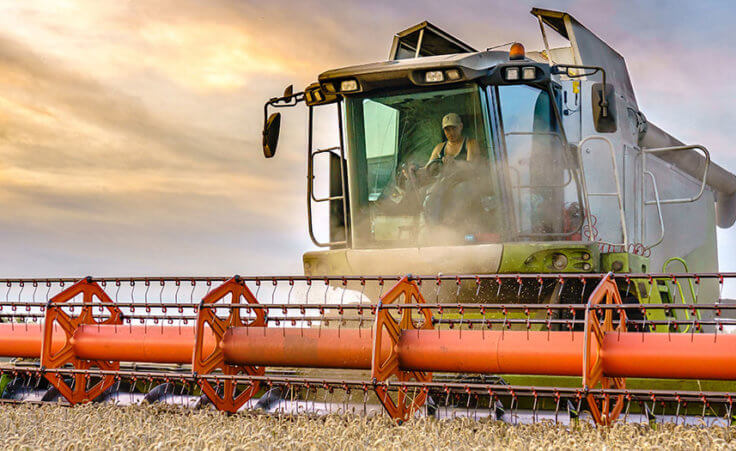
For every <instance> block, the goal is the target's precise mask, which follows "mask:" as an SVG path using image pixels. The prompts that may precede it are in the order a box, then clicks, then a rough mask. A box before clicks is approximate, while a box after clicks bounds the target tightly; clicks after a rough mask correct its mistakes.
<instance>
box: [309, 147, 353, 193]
mask: <svg viewBox="0 0 736 451" xmlns="http://www.w3.org/2000/svg"><path fill="white" fill-rule="evenodd" d="M333 150H340V146H334V147H329V148H327V149H318V150H315V151H314V152H312V155H311V156H310V158H309V161H308V162H307V173H308V174H309V175H308V176H309V194H310V197H311V198H312V200H313V201H315V202H327V201H329V200H342V199H343V198H344V197H345V196H344V195H341V196H328V197H315V195H314V179H315V178H316V177H315V176H314V157H315V156H317V155H319V154H321V153H332V154H334V155H336V156H339V155H337V154H336V153H334V152H332V151H333Z"/></svg>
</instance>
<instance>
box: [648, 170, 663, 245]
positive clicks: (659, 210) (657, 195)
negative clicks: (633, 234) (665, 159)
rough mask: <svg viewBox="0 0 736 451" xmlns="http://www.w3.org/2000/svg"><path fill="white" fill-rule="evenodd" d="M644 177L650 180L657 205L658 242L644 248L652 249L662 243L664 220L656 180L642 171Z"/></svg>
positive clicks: (652, 175) (649, 173)
mask: <svg viewBox="0 0 736 451" xmlns="http://www.w3.org/2000/svg"><path fill="white" fill-rule="evenodd" d="M644 174H645V175H648V176H649V177H650V178H651V179H652V189H653V190H654V201H655V202H656V205H657V215H658V216H659V226H660V229H661V231H660V234H659V240H657V242H656V243H654V244H652V245H651V246H646V249H652V248H653V247H656V246H659V245H660V244H662V241H664V219H663V218H662V203H661V202H660V200H659V190H658V189H657V179H656V178H654V174H652V173H651V172H650V171H644Z"/></svg>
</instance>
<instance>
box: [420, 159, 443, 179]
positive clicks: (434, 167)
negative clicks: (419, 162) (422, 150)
mask: <svg viewBox="0 0 736 451" xmlns="http://www.w3.org/2000/svg"><path fill="white" fill-rule="evenodd" d="M444 164H445V163H444V162H443V161H442V158H435V159H434V160H432V161H430V162H429V163H427V166H425V167H424V170H425V172H426V173H427V175H429V176H430V177H432V178H437V177H439V175H440V173H441V172H442V166H443V165H444Z"/></svg>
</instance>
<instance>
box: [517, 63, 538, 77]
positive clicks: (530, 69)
mask: <svg viewBox="0 0 736 451" xmlns="http://www.w3.org/2000/svg"><path fill="white" fill-rule="evenodd" d="M521 78H522V79H524V80H534V79H535V78H537V68H536V67H534V66H527V67H524V68H522V69H521Z"/></svg>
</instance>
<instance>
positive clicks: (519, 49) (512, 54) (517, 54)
mask: <svg viewBox="0 0 736 451" xmlns="http://www.w3.org/2000/svg"><path fill="white" fill-rule="evenodd" d="M525 57H526V55H525V53H524V46H523V45H521V44H520V43H518V42H514V43H513V44H511V49H510V50H509V59H510V60H512V61H514V60H523V59H524V58H525Z"/></svg>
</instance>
